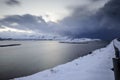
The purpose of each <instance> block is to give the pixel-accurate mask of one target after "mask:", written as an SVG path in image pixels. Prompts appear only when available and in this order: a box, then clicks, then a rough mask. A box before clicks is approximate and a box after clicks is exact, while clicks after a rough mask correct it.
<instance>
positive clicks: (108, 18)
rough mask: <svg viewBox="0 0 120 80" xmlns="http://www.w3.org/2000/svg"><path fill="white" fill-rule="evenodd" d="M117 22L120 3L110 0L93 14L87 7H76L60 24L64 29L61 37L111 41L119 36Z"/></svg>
mask: <svg viewBox="0 0 120 80" xmlns="http://www.w3.org/2000/svg"><path fill="white" fill-rule="evenodd" d="M119 22H120V1H119V0H110V1H109V2H107V3H106V4H105V5H104V6H103V7H102V8H100V9H99V10H97V11H95V12H94V11H91V10H89V8H88V7H87V6H85V7H84V6H83V7H77V8H75V9H74V11H73V13H72V14H71V15H70V16H67V17H65V18H64V19H63V20H62V21H61V22H60V23H62V24H63V25H65V27H66V29H65V31H66V32H63V35H67V36H71V37H90V38H101V39H106V40H107V39H108V40H111V39H114V38H116V37H119V35H120V33H119V31H120V23H119Z"/></svg>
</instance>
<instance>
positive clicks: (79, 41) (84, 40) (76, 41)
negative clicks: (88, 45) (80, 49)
mask: <svg viewBox="0 0 120 80" xmlns="http://www.w3.org/2000/svg"><path fill="white" fill-rule="evenodd" d="M91 41H100V39H90V38H78V39H69V38H68V39H62V40H60V41H59V42H60V43H84V42H91Z"/></svg>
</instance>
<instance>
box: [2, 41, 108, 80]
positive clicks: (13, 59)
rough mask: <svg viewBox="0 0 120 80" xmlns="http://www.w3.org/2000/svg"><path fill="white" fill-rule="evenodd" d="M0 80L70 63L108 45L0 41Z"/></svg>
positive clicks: (101, 43)
mask: <svg viewBox="0 0 120 80" xmlns="http://www.w3.org/2000/svg"><path fill="white" fill-rule="evenodd" d="M0 44H21V45H20V46H12V47H0V80H7V79H11V78H16V77H21V76H27V75H31V74H34V73H36V72H39V71H43V70H45V69H48V68H52V67H55V66H57V65H60V64H64V63H67V62H69V61H72V60H74V59H76V58H78V57H80V56H84V55H86V54H88V53H89V52H91V51H93V50H95V49H98V48H101V47H104V46H106V45H107V44H108V43H107V42H104V41H101V42H90V43H88V44H67V43H59V42H56V41H0Z"/></svg>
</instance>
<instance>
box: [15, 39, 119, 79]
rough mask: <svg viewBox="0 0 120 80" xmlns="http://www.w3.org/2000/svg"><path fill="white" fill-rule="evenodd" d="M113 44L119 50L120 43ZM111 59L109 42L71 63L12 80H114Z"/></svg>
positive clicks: (112, 53) (112, 48) (111, 52)
mask: <svg viewBox="0 0 120 80" xmlns="http://www.w3.org/2000/svg"><path fill="white" fill-rule="evenodd" d="M114 42H115V45H117V47H119V49H120V42H118V41H117V40H114ZM113 57H114V47H113V42H111V43H110V44H109V45H108V46H107V47H106V48H102V49H98V50H96V51H94V52H93V53H92V54H89V55H87V56H84V57H80V58H78V59H76V60H74V61H72V62H69V63H66V64H63V65H60V66H57V67H55V68H53V69H48V70H45V71H43V72H39V73H36V74H33V75H30V76H27V77H22V78H16V79H14V80H114V73H113V71H112V70H111V68H112V58H113Z"/></svg>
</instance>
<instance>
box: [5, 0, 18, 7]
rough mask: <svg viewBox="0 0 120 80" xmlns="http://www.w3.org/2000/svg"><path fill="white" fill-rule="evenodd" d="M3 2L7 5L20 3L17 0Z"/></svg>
mask: <svg viewBox="0 0 120 80" xmlns="http://www.w3.org/2000/svg"><path fill="white" fill-rule="evenodd" d="M5 3H6V4H7V5H10V6H12V5H20V1H18V0H6V2H5Z"/></svg>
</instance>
